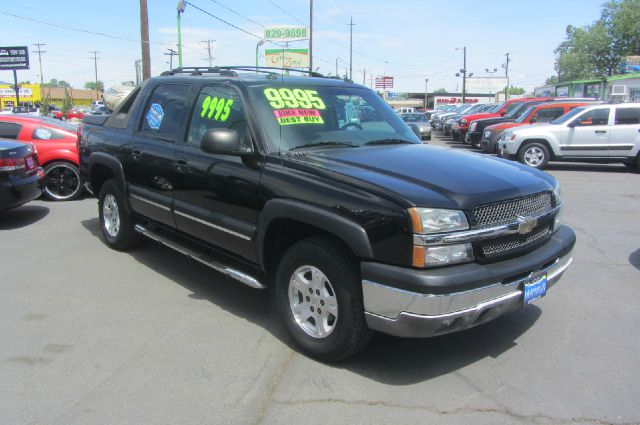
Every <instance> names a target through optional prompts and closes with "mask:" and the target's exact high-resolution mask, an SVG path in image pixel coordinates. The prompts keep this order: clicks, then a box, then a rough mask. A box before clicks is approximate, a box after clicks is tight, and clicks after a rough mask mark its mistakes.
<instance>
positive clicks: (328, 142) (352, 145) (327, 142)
mask: <svg viewBox="0 0 640 425" xmlns="http://www.w3.org/2000/svg"><path fill="white" fill-rule="evenodd" d="M322 146H345V147H349V148H357V147H358V146H359V145H356V144H355V143H350V142H336V141H332V140H325V141H322V142H317V143H307V144H304V145H298V146H294V147H292V148H291V149H289V150H290V151H293V150H297V149H309V148H316V147H322Z"/></svg>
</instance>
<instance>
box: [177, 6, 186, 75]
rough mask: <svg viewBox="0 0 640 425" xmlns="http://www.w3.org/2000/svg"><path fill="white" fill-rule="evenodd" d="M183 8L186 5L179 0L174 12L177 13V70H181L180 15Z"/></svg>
mask: <svg viewBox="0 0 640 425" xmlns="http://www.w3.org/2000/svg"><path fill="white" fill-rule="evenodd" d="M185 7H187V4H186V3H185V2H184V0H180V1H179V2H178V5H177V6H176V10H177V11H178V68H182V31H181V29H180V14H181V13H184V9H185Z"/></svg>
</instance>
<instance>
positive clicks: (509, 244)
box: [479, 225, 551, 258]
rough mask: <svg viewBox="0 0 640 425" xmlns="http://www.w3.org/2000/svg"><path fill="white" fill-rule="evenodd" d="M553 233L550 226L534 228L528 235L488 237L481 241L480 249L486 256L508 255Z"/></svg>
mask: <svg viewBox="0 0 640 425" xmlns="http://www.w3.org/2000/svg"><path fill="white" fill-rule="evenodd" d="M550 234H551V227H550V226H548V225H547V226H543V227H541V228H538V229H534V230H533V231H532V232H531V233H529V234H526V235H520V234H515V235H509V236H503V237H501V238H495V239H487V240H485V241H481V242H480V243H479V248H480V251H481V252H482V255H483V256H484V257H485V258H494V257H497V256H506V255H510V254H515V253H516V252H518V251H522V250H525V249H527V248H529V247H530V246H533V245H535V244H536V243H537V242H540V241H542V240H543V239H544V238H545V237H547V236H549V235H550Z"/></svg>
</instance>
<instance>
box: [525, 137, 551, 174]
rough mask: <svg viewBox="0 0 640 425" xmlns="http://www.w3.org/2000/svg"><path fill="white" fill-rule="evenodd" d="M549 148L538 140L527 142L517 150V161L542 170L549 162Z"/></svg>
mask: <svg viewBox="0 0 640 425" xmlns="http://www.w3.org/2000/svg"><path fill="white" fill-rule="evenodd" d="M549 157H550V156H549V149H547V147H546V146H545V145H544V144H542V143H538V142H531V143H527V144H526V145H524V146H523V147H521V148H520V150H519V151H518V161H519V162H521V163H522V164H525V165H528V166H529V167H532V168H537V169H538V170H542V169H543V168H544V167H545V166H546V165H547V163H548V162H549Z"/></svg>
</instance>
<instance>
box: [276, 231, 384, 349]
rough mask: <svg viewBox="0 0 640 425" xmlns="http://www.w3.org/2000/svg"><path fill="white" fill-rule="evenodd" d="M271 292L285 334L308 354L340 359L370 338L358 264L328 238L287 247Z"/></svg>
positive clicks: (306, 240)
mask: <svg viewBox="0 0 640 425" xmlns="http://www.w3.org/2000/svg"><path fill="white" fill-rule="evenodd" d="M274 295H275V299H276V306H277V309H278V312H279V315H280V317H281V318H282V320H283V321H284V324H285V326H286V328H287V331H288V332H289V335H291V337H292V338H293V340H294V341H295V342H296V343H297V344H298V345H299V346H300V347H301V348H302V350H303V351H304V352H306V353H307V354H308V355H310V356H312V357H315V358H317V359H319V360H323V361H337V360H341V359H344V358H346V357H348V356H351V355H353V354H355V353H356V352H358V351H359V350H361V349H362V348H363V347H364V346H365V345H366V344H367V342H369V339H370V337H371V335H372V332H371V330H369V328H368V327H367V324H366V320H365V317H364V305H363V300H362V285H361V282H360V273H359V270H358V263H357V262H356V260H355V258H354V257H353V255H352V254H351V253H350V252H349V251H348V250H347V249H346V248H344V247H343V246H342V245H341V244H340V243H339V242H337V241H336V240H334V239H332V238H328V237H313V238H309V239H303V240H301V241H299V242H297V243H295V244H294V245H293V246H292V247H290V248H289V250H287V252H286V253H285V255H284V256H283V257H282V260H281V261H280V263H279V265H278V269H277V272H276V277H275V290H274ZM325 307H326V308H325ZM323 309H324V311H323Z"/></svg>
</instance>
